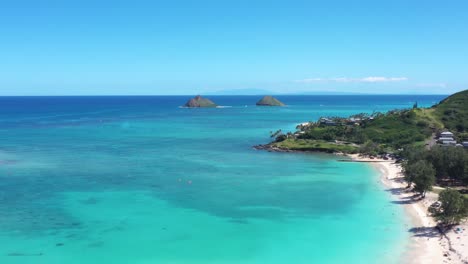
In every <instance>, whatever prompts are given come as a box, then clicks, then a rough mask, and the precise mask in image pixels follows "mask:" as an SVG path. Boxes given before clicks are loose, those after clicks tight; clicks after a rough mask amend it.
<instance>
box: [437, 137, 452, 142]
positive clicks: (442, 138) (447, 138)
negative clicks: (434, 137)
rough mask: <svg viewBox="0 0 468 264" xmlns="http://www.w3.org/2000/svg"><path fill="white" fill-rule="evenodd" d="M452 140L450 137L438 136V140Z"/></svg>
mask: <svg viewBox="0 0 468 264" xmlns="http://www.w3.org/2000/svg"><path fill="white" fill-rule="evenodd" d="M452 140H454V139H453V138H452V137H440V138H439V141H452Z"/></svg>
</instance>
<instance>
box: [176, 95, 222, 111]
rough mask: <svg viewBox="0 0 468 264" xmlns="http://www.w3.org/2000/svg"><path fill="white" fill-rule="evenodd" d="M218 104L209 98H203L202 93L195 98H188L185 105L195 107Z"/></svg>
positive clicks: (215, 105)
mask: <svg viewBox="0 0 468 264" xmlns="http://www.w3.org/2000/svg"><path fill="white" fill-rule="evenodd" d="M217 106H218V105H217V104H215V103H214V102H213V101H211V100H210V99H207V98H203V97H201V96H200V95H197V96H195V97H194V98H192V99H190V100H188V102H187V103H185V105H184V107H190V108H195V107H217Z"/></svg>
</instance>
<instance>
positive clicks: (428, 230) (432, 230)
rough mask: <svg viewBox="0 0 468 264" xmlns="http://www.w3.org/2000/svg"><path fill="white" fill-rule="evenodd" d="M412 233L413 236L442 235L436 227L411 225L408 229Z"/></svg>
mask: <svg viewBox="0 0 468 264" xmlns="http://www.w3.org/2000/svg"><path fill="white" fill-rule="evenodd" d="M408 231H409V232H410V233H412V234H413V235H414V236H415V237H428V238H429V237H440V238H442V235H441V233H440V231H439V230H438V229H437V228H436V227H424V226H422V227H413V228H410V229H409V230H408Z"/></svg>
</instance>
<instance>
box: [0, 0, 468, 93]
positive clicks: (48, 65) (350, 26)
mask: <svg viewBox="0 0 468 264" xmlns="http://www.w3.org/2000/svg"><path fill="white" fill-rule="evenodd" d="M466 10H468V1H464V0H460V1H432V0H426V1H419V0H413V1H408V0H405V1H400V0H392V1H333V0H331V1H274V0H269V1H244V0H236V1H203V0H200V1H177V0H172V1H139V0H133V1H117V0H113V1H90V0H80V1H47V0H44V1H37V0H34V1H22V0H15V1H2V3H1V8H0V60H1V63H0V95H83V94H86V95H105V94H197V93H204V94H209V93H213V92H217V91H222V90H236V89H264V90H269V91H272V92H274V93H313V92H316V91H328V92H358V93H423V94H427V93H438V94H440V93H443V94H448V93H452V92H455V91H459V90H464V89H467V87H468V67H467V64H468V26H467V25H468V15H466Z"/></svg>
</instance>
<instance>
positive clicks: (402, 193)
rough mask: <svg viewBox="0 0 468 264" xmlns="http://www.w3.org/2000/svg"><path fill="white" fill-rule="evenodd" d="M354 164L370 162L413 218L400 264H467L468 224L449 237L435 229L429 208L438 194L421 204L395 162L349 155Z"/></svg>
mask: <svg viewBox="0 0 468 264" xmlns="http://www.w3.org/2000/svg"><path fill="white" fill-rule="evenodd" d="M347 156H349V157H350V158H351V159H352V161H356V162H367V163H369V164H370V165H371V166H373V167H374V168H375V169H376V170H378V171H379V173H380V179H381V182H382V183H383V184H384V186H386V187H387V188H389V191H390V193H391V195H392V196H393V197H395V198H396V199H397V201H396V202H397V203H398V204H400V205H402V206H403V207H404V211H405V212H406V213H407V215H408V217H409V218H410V222H411V226H410V227H409V229H408V231H409V232H410V233H412V234H411V238H410V241H409V242H410V243H409V245H408V248H407V249H406V250H405V251H406V252H405V253H404V254H403V256H402V260H401V262H400V263H409V264H413V263H414V264H416V263H455V264H459V263H460V264H466V263H468V252H467V250H466V248H467V247H468V224H467V223H466V222H465V223H463V224H461V225H458V226H457V227H460V228H461V230H463V231H462V232H461V233H457V232H455V229H456V228H457V227H455V228H453V229H452V230H450V231H448V232H447V233H446V236H443V235H442V234H440V232H439V231H438V230H437V229H436V228H435V226H436V222H435V221H434V219H433V218H432V217H430V216H429V214H428V207H429V206H430V205H431V204H432V203H433V202H435V201H436V200H437V194H436V193H434V192H429V193H427V195H426V198H425V199H423V200H418V199H417V197H416V196H415V195H414V193H413V192H411V191H409V190H408V189H407V188H406V187H407V186H406V183H405V182H404V180H403V175H402V171H401V166H400V165H399V164H396V163H395V162H394V161H393V160H382V159H369V158H365V157H360V156H359V155H357V154H352V155H347Z"/></svg>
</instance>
